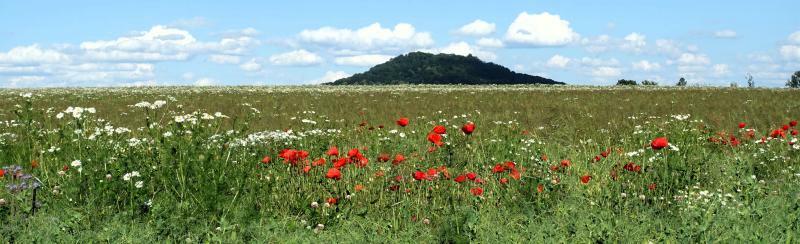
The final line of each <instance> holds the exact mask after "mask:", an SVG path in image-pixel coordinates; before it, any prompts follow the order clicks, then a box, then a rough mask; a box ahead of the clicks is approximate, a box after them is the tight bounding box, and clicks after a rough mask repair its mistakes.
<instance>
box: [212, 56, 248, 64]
mask: <svg viewBox="0 0 800 244" xmlns="http://www.w3.org/2000/svg"><path fill="white" fill-rule="evenodd" d="M208 61H211V62H214V63H217V64H238V63H239V62H241V59H240V57H239V56H234V55H225V54H212V55H210V56H208Z"/></svg>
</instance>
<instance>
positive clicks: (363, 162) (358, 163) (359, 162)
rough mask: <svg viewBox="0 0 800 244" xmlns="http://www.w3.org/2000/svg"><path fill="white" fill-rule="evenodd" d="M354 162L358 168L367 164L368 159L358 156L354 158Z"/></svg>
mask: <svg viewBox="0 0 800 244" xmlns="http://www.w3.org/2000/svg"><path fill="white" fill-rule="evenodd" d="M355 163H356V166H358V167H359V168H364V167H367V164H369V159H367V158H366V157H363V156H362V157H360V158H356V160H355Z"/></svg>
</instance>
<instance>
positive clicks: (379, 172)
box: [0, 86, 800, 243]
mask: <svg viewBox="0 0 800 244" xmlns="http://www.w3.org/2000/svg"><path fill="white" fill-rule="evenodd" d="M28 92H31V93H32V94H33V96H32V97H30V98H28V97H22V96H20V94H21V93H23V94H24V93H28ZM156 100H163V101H166V104H165V105H164V106H163V107H160V108H153V109H149V108H139V107H134V106H132V105H134V104H137V103H139V102H141V101H148V102H150V103H152V102H154V101H156ZM68 107H82V108H90V107H91V108H95V110H96V113H90V112H88V111H85V112H83V113H82V114H81V116H80V118H75V117H74V116H73V115H72V114H71V113H66V114H63V117H62V118H60V119H59V118H57V117H58V116H57V115H58V113H63V112H64V111H65V110H66V109H67V108H68ZM195 111H197V112H198V113H197V114H195V115H194V116H188V117H185V118H186V119H184V120H181V119H178V120H177V121H183V122H180V123H179V122H176V118H175V117H176V116H184V115H189V114H193V113H194V112H195ZM216 112H220V114H221V115H224V116H214V114H215V113H216ZM203 113H207V114H208V115H207V116H206V117H207V118H206V119H203V118H202V117H203V115H202V114H203ZM685 115H689V116H688V118H686V117H683V116H685ZM190 117H194V118H196V121H197V123H192V122H191V121H192V119H189V118H190ZM400 117H408V118H409V119H410V121H411V123H410V125H408V126H407V127H400V126H398V125H395V122H394V121H395V120H397V119H398V118H400ZM796 119H800V92H798V91H796V90H779V89H753V90H748V89H716V88H688V89H678V88H648V89H642V88H599V87H532V86H475V87H459V86H388V87H386V86H379V87H316V86H314V87H227V88H188V87H183V88H124V89H123V88H120V89H45V90H0V166H3V167H9V166H10V165H19V166H21V168H22V174H25V175H31V176H32V177H35V178H37V179H39V180H41V187H40V188H38V190H37V203H36V204H37V206H38V208H36V212H35V213H33V212H32V211H31V205H32V204H33V202H32V196H33V189H32V188H22V189H19V190H18V191H12V188H13V187H9V185H17V184H18V183H20V182H23V181H25V182H28V183H32V182H33V178H32V179H26V180H22V179H20V177H14V176H13V175H12V174H11V173H10V172H11V170H10V169H7V171H6V173H5V176H4V177H3V178H1V179H0V187H2V188H0V198H2V199H3V200H4V201H5V203H4V204H3V205H2V206H0V222H2V225H0V239H3V240H5V241H12V242H85V241H112V242H137V243H139V242H148V241H150V242H152V241H156V242H163V241H192V242H226V243H227V242H312V241H313V242H317V241H335V242H354V241H357V242H373V241H374V242H489V243H496V242H502V241H510V242H537V243H539V242H548V243H550V242H573V241H574V242H580V243H585V242H599V241H602V242H646V241H653V242H681V243H683V242H712V241H713V242H789V243H791V242H797V241H798V235H800V226H798V223H800V219H798V218H800V188H798V187H800V160H798V159H800V149H798V147H797V146H794V147H793V146H791V145H789V144H788V143H789V142H791V141H792V140H795V139H794V138H796V136H792V135H791V131H792V130H794V128H791V129H789V130H787V131H786V134H787V137H786V138H779V139H769V138H767V142H765V143H759V141H760V140H761V138H762V136H764V137H769V134H770V132H772V131H773V130H774V129H777V128H780V127H781V126H782V125H784V124H788V123H789V121H791V120H796ZM467 121H471V122H474V123H475V124H476V126H477V129H476V130H475V132H474V133H473V134H471V135H465V134H464V133H462V132H461V131H460V129H459V128H460V127H461V126H462V125H463V124H464V123H466V122H467ZM740 122H744V123H747V126H746V128H745V129H739V128H738V127H737V125H738V123H740ZM434 125H445V126H446V127H447V136H446V137H445V138H444V139H443V141H444V142H445V144H444V145H443V146H441V147H436V146H434V145H433V144H432V143H430V142H429V141H428V140H426V136H427V135H428V133H429V132H430V131H431V129H432V128H433V126H434ZM381 127H383V128H381ZM123 128H124V129H123ZM749 129H754V131H753V132H752V134H753V136H752V137H750V136H748V130H749ZM288 130H291V132H286V131H288ZM401 135H402V136H401ZM661 136H664V137H667V138H668V139H669V142H670V144H671V145H672V146H671V147H669V148H665V149H661V150H653V149H651V148H650V146H649V145H650V142H651V140H652V139H654V138H656V137H661ZM730 136H734V137H736V138H737V139H738V140H740V141H741V144H740V145H738V146H735V147H734V146H730V145H728V144H722V143H721V142H712V141H711V140H709V138H717V139H720V138H721V140H722V141H728V140H730ZM799 143H800V142H799ZM331 146H336V147H338V148H339V151H340V153H341V154H343V155H346V154H347V153H348V151H349V150H350V149H353V148H358V149H360V152H361V153H362V154H363V155H364V157H365V158H367V159H368V160H369V162H368V164H367V165H366V166H365V167H359V166H357V165H356V164H355V163H353V164H348V165H346V166H344V167H342V170H341V171H342V177H341V179H340V180H333V179H328V178H326V177H325V174H326V173H327V172H328V169H329V168H331V167H333V166H332V163H333V162H332V161H333V160H334V159H335V157H334V156H326V155H325V152H326V151H327V150H328V148H329V147H331ZM432 147H433V148H434V149H435V150H433V151H432V152H429V150H431V148H432ZM285 148H292V149H298V150H306V151H307V152H308V153H309V156H308V158H307V161H308V162H307V163H309V164H310V163H311V162H313V161H315V160H317V159H319V158H325V159H326V164H325V165H323V166H313V167H311V169H310V170H309V172H308V173H304V172H303V165H304V164H306V162H305V161H303V160H300V161H299V163H298V165H296V166H293V165H291V164H289V163H285V162H284V160H283V159H281V158H280V157H279V155H278V154H279V152H280V151H281V150H282V149H285ZM603 151H608V152H609V153H608V155H607V157H602V156H599V155H600V154H601V152H603ZM381 154H388V155H389V156H391V157H390V158H394V155H396V154H402V155H404V156H405V157H406V160H405V161H404V162H402V163H400V164H399V165H393V164H392V163H391V160H390V162H380V161H379V160H378V158H379V155H381ZM543 155H546V156H547V158H548V159H547V160H543V159H542V158H543V157H542V156H543ZM265 156H269V157H271V162H270V163H268V164H264V163H261V162H260V161H261V160H262V158H263V157H265ZM598 156H599V158H600V160H599V161H596V160H595V157H598ZM345 157H346V156H345ZM563 159H568V160H570V161H571V162H572V163H571V166H569V167H563V166H558V165H560V162H561V161H562V160H563ZM75 160H79V161H80V166H77V164H76V165H75V166H73V165H71V164H72V163H73V162H74V161H75ZM33 161H36V163H37V164H38V165H37V166H38V167H35V168H34V167H33V165H32V162H33ZM507 161H513V162H515V163H516V166H515V167H516V169H517V170H518V172H520V178H519V179H514V177H512V175H511V174H510V173H509V171H510V170H507V171H504V172H502V173H493V172H492V169H493V167H494V166H495V165H496V164H498V163H504V162H507ZM629 162H632V163H635V164H637V165H640V166H641V171H640V172H638V173H637V172H631V171H628V170H625V169H624V165H626V164H628V163H629ZM65 166H67V167H68V168H69V169H67V170H64V169H65ZM553 166H555V167H556V168H558V170H557V171H553V170H551V169H550V168H551V167H553ZM441 167H444V168H446V171H447V174H449V178H448V177H447V176H446V175H445V173H444V172H440V173H439V174H438V177H434V178H433V179H432V180H421V181H419V180H415V179H414V178H413V177H412V175H413V173H414V172H415V171H417V170H420V171H423V172H424V171H427V170H428V169H431V168H435V169H441ZM78 169H80V172H79V170H78ZM60 171H61V172H60ZM134 171H136V172H138V173H139V176H132V177H130V180H125V178H127V177H125V175H126V174H130V173H132V172H134ZM440 171H441V170H440ZM467 172H474V173H476V174H477V175H478V177H479V178H480V179H482V180H483V183H479V182H474V181H466V182H463V183H457V182H455V181H454V180H453V179H454V178H455V177H456V176H459V175H462V174H465V173H467ZM612 175H615V176H614V177H612ZM397 176H402V179H399V180H398V179H397V178H396V177H397ZM582 176H591V180H590V181H589V182H588V183H586V184H583V183H581V177H582ZM503 178H505V179H507V180H508V183H507V184H502V183H501V182H500V181H501V179H503ZM139 181H140V182H141V183H139V184H140V186H141V187H137V182H139ZM653 184H655V185H654V189H649V188H650V187H649V186H651V185H653ZM356 185H362V186H363V187H364V189H363V190H361V191H357V190H356V189H355V188H356ZM539 186H541V189H542V192H539V191H538V188H539ZM478 187H479V188H481V189H483V190H484V192H483V194H482V195H480V196H474V195H473V194H471V192H470V189H472V188H478ZM331 197H333V198H337V203H336V204H332V205H330V206H326V204H325V202H326V201H327V199H329V198H331ZM313 202H317V203H318V204H319V206H318V207H316V208H315V207H312V203H313ZM319 224H321V225H324V228H317V225H319Z"/></svg>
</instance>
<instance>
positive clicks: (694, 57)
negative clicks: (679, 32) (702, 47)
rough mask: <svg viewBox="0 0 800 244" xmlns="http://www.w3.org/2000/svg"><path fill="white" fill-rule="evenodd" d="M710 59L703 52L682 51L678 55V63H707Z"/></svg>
mask: <svg viewBox="0 0 800 244" xmlns="http://www.w3.org/2000/svg"><path fill="white" fill-rule="evenodd" d="M710 63H711V60H709V59H708V56H706V55H705V54H694V53H683V54H681V56H680V57H678V64H679V65H708V64H710Z"/></svg>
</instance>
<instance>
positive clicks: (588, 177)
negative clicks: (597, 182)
mask: <svg viewBox="0 0 800 244" xmlns="http://www.w3.org/2000/svg"><path fill="white" fill-rule="evenodd" d="M590 180H592V176H591V175H583V176H581V183H583V184H584V185H585V184H589V181H590Z"/></svg>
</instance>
